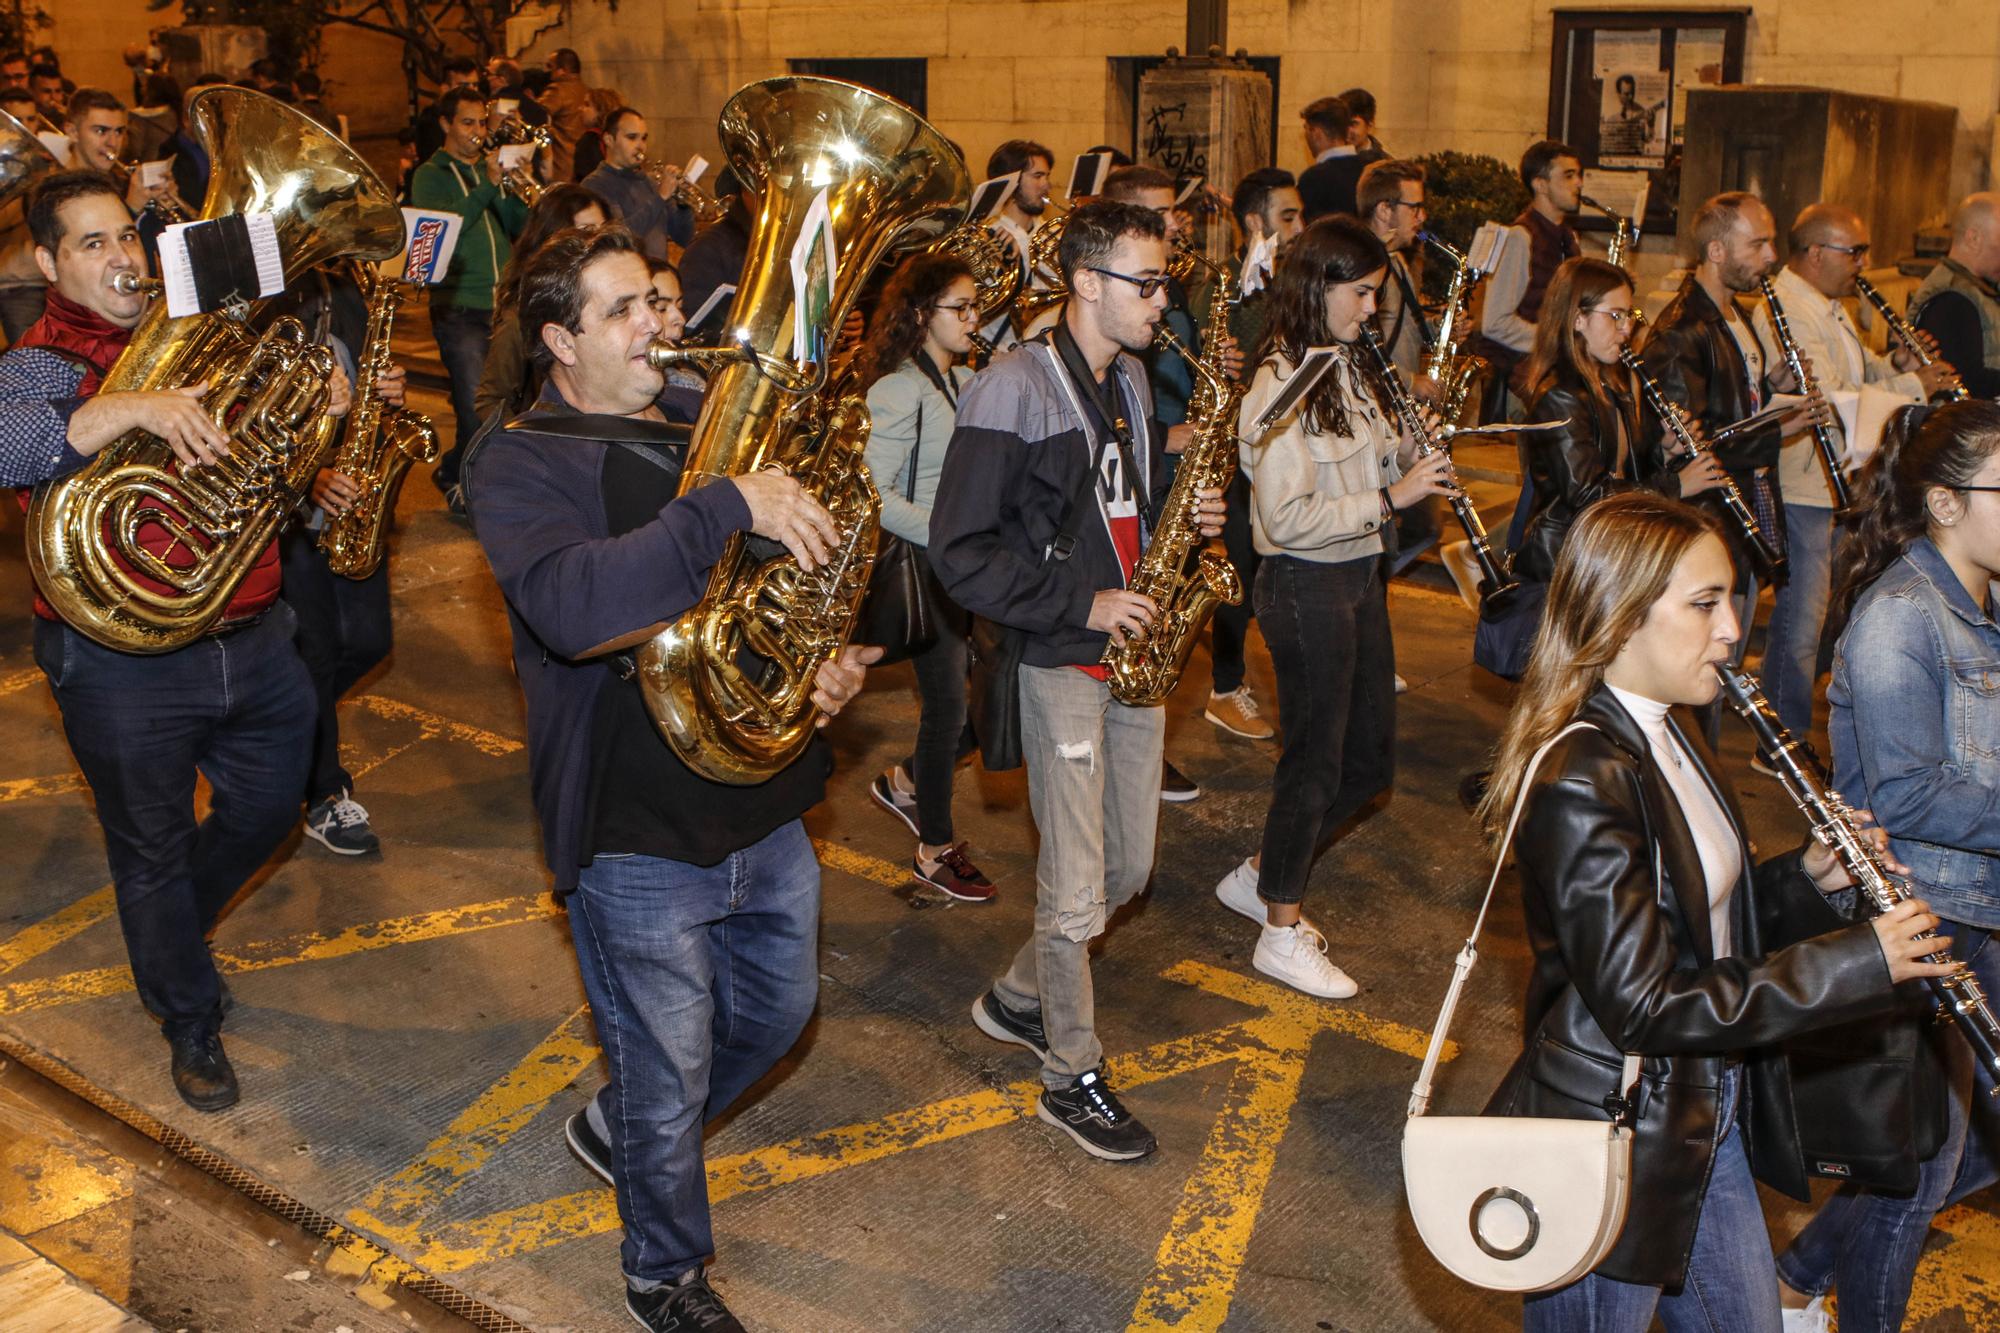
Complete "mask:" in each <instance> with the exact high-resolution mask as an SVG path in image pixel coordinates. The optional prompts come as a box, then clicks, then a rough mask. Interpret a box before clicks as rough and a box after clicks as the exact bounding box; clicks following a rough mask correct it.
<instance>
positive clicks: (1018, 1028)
mask: <svg viewBox="0 0 2000 1333" xmlns="http://www.w3.org/2000/svg"><path fill="white" fill-rule="evenodd" d="M972 1025H973V1026H974V1027H976V1028H978V1029H979V1030H980V1031H981V1032H984V1033H985V1034H986V1035H987V1036H989V1037H991V1038H993V1040H995V1041H1006V1042H1012V1043H1013V1044H1014V1045H1016V1046H1025V1047H1027V1048H1028V1049H1029V1050H1031V1051H1033V1052H1034V1053H1035V1054H1036V1055H1039V1056H1041V1057H1042V1059H1044V1060H1046V1059H1048V1058H1049V1034H1048V1033H1047V1032H1045V1031H1043V1030H1042V1011H1041V1010H1039V1009H1030V1010H1028V1011H1027V1012H1026V1013H1023V1012H1021V1011H1020V1010H1018V1009H1009V1008H1008V1007H1007V1006H1006V1005H1004V1004H1002V1003H1000V997H999V996H997V995H995V994H994V993H993V992H992V991H990V990H989V991H987V992H986V993H985V994H984V995H982V996H980V997H979V998H978V999H976V1000H974V1001H973V1002H972Z"/></svg>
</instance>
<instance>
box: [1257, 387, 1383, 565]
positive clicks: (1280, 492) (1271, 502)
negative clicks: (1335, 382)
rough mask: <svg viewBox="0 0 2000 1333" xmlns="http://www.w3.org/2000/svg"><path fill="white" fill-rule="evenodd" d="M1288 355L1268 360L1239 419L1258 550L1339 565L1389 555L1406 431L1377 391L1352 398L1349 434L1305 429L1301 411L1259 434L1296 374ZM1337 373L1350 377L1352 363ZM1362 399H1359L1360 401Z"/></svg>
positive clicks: (1264, 552) (1349, 412) (1348, 410)
mask: <svg viewBox="0 0 2000 1333" xmlns="http://www.w3.org/2000/svg"><path fill="white" fill-rule="evenodd" d="M1291 373H1292V364H1291V362H1289V361H1287V360H1285V359H1284V358H1283V357H1282V356H1276V355H1273V356H1270V357H1267V358H1265V360H1264V362H1263V364H1262V365H1260V366H1258V367H1257V374H1256V377H1255V378H1253V379H1252V380H1251V381H1250V388H1249V391H1248V392H1246V393H1245V394H1244V395H1243V410H1242V413H1241V415H1240V416H1239V417H1238V418H1237V429H1238V433H1239V434H1240V435H1242V436H1244V437H1247V438H1246V441H1245V442H1244V443H1242V444H1240V445H1239V446H1238V449H1239V451H1240V457H1241V460H1242V464H1243V475H1244V476H1245V477H1246V478H1247V479H1248V480H1249V482H1250V536H1251V540H1252V542H1253V543H1254V544H1255V546H1256V548H1257V553H1258V554H1259V555H1289V556H1295V557H1297V558H1298V559H1300V560H1312V561H1316V562H1318V563H1320V564H1337V563H1339V562H1341V561H1344V560H1357V559H1360V558H1362V557H1364V556H1370V555H1380V554H1381V553H1382V498H1381V492H1382V488H1383V487H1385V486H1387V485H1389V484H1390V483H1391V482H1393V481H1398V480H1400V479H1401V478H1402V475H1403V469H1402V467H1401V465H1400V464H1399V463H1398V462H1397V460H1396V450H1397V448H1398V447H1399V445H1400V444H1401V435H1400V432H1398V431H1397V430H1396V429H1395V428H1394V426H1392V425H1391V424H1390V422H1389V420H1388V418H1387V417H1386V416H1385V415H1384V413H1383V411H1382V409H1381V407H1380V406H1378V405H1377V403H1376V402H1375V398H1374V395H1373V394H1371V393H1368V392H1366V391H1362V392H1360V393H1358V394H1357V393H1355V392H1353V391H1350V393H1349V396H1348V408H1347V415H1348V421H1349V423H1350V425H1352V426H1353V428H1354V432H1355V433H1354V434H1353V435H1352V436H1351V437H1348V438H1341V437H1339V436H1333V435H1319V434H1315V433H1312V432H1309V431H1307V430H1306V428H1305V426H1304V424H1303V423H1301V421H1300V420H1299V414H1298V412H1297V411H1296V410H1294V411H1293V412H1291V413H1289V414H1287V415H1286V416H1284V417H1281V418H1280V419H1279V420H1277V421H1275V422H1273V423H1272V425H1271V428H1270V430H1269V431H1267V432H1266V433H1265V434H1264V435H1263V436H1262V438H1258V437H1256V436H1255V435H1254V434H1253V432H1254V431H1255V429H1256V424H1257V418H1258V417H1259V416H1261V415H1262V414H1263V412H1264V409H1265V408H1266V407H1269V406H1270V405H1271V403H1272V402H1273V401H1274V400H1275V399H1276V398H1277V396H1278V394H1279V392H1280V391H1281V390H1282V389H1283V387H1284V383H1285V381H1286V380H1287V379H1289V378H1290V377H1291ZM1332 373H1333V374H1336V375H1339V376H1340V377H1341V378H1342V380H1343V382H1349V381H1348V375H1349V370H1348V368H1347V367H1344V366H1343V367H1339V368H1336V369H1335V370H1334V371H1333V372H1332ZM1357 398H1358V399H1359V401H1358V402H1357V401H1356V400H1357Z"/></svg>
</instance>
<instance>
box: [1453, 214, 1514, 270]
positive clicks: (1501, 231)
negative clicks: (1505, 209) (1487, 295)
mask: <svg viewBox="0 0 2000 1333" xmlns="http://www.w3.org/2000/svg"><path fill="white" fill-rule="evenodd" d="M1513 234H1514V233H1513V229H1512V228H1511V227H1509V226H1507V225H1506V224H1505V223H1503V222H1482V223H1480V224H1479V230H1478V231H1476V232H1474V233H1473V234H1472V243H1471V244H1470V245H1468V246H1466V247H1465V261H1466V263H1468V264H1470V265H1471V266H1472V267H1473V268H1475V269H1477V270H1478V271H1479V272H1481V273H1491V272H1493V271H1494V270H1495V269H1497V268H1499V267H1500V256H1501V255H1502V254H1504V253H1505V252H1506V249H1507V247H1508V245H1510V244H1512V237H1513Z"/></svg>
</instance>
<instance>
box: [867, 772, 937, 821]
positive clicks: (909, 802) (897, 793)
mask: <svg viewBox="0 0 2000 1333" xmlns="http://www.w3.org/2000/svg"><path fill="white" fill-rule="evenodd" d="M895 771H896V770H895V769H893V768H892V769H890V770H889V772H888V773H878V774H876V775H875V780H874V781H873V782H871V783H869V784H868V795H869V798H870V799H872V800H873V801H874V802H875V804H877V805H879V806H881V807H882V808H883V809H884V810H887V811H888V812H889V813H890V814H892V815H894V816H895V817H896V818H898V819H900V820H902V821H903V826H904V827H905V828H907V829H909V830H910V836H911V837H913V838H921V837H923V836H924V835H923V833H922V832H921V831H919V830H918V828H917V798H916V797H914V796H912V795H910V794H909V793H908V792H906V791H902V790H899V789H898V788H897V786H896V783H895V781H894V779H893V778H891V777H890V773H894V772H895Z"/></svg>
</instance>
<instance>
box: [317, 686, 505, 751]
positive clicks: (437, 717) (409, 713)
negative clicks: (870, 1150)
mask: <svg viewBox="0 0 2000 1333" xmlns="http://www.w3.org/2000/svg"><path fill="white" fill-rule="evenodd" d="M351 702H352V704H353V706H354V707H356V708H365V709H367V710H368V711H369V712H371V713H373V714H375V716H377V717H384V718H388V719H390V720H392V721H396V722H414V723H416V724H417V725H418V726H419V727H421V728H422V729H423V732H424V735H425V736H426V737H427V738H428V737H431V736H443V737H446V738H447V739H449V740H454V741H462V742H464V743H465V744H467V745H470V746H472V747H473V748H475V749H477V750H480V751H483V752H484V753H486V754H490V755H509V754H514V753H516V752H518V751H519V750H520V749H521V748H522V742H521V741H519V740H516V739H515V738H514V737H512V736H502V735H501V734H500V733H498V732H495V731H487V730H485V729H484V728H482V727H475V726H473V725H472V724H471V723H469V722H460V721H457V720H456V719H454V718H449V717H445V716H443V715H441V714H438V713H433V712H430V711H428V710H426V709H422V708H418V707H417V706H416V705H415V704H406V703H404V702H402V701H401V700H399V699H390V698H387V697H385V696H383V695H380V694H364V695H361V696H359V697H357V698H355V699H354V700H352V701H351Z"/></svg>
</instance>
